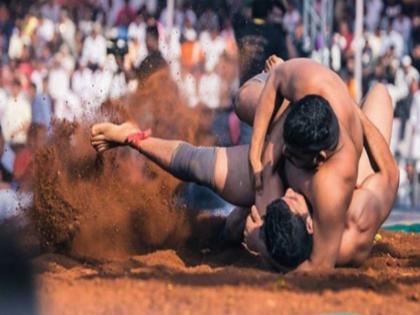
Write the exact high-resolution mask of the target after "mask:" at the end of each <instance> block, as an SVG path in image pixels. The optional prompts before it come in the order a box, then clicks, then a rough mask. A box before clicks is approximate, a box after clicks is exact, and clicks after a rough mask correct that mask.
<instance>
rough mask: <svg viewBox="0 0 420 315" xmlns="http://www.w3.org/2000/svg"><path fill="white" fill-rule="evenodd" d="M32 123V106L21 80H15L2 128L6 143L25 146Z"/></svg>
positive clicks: (2, 120)
mask: <svg viewBox="0 0 420 315" xmlns="http://www.w3.org/2000/svg"><path fill="white" fill-rule="evenodd" d="M30 123H31V106H30V104H29V102H28V100H27V99H26V97H25V95H24V94H23V91H22V85H21V83H20V81H19V80H17V79H14V80H13V82H12V86H11V91H10V96H9V99H8V101H7V104H6V109H5V111H4V114H3V117H2V119H1V126H2V130H3V136H4V139H5V141H6V142H9V143H11V144H12V145H14V144H17V145H20V144H25V143H26V140H27V132H28V128H29V125H30Z"/></svg>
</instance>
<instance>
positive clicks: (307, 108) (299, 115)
mask: <svg viewBox="0 0 420 315" xmlns="http://www.w3.org/2000/svg"><path fill="white" fill-rule="evenodd" d="M338 136H339V126H338V120H337V117H336V115H335V113H334V111H333V110H332V108H331V106H330V104H329V103H328V101H327V100H326V99H324V98H323V97H321V96H318V95H307V96H305V97H304V98H302V99H300V100H299V101H297V102H296V103H294V104H292V105H291V106H290V112H289V114H288V115H287V117H286V120H285V122H284V141H285V143H286V144H287V145H290V146H292V147H294V148H297V149H299V150H301V151H302V152H307V153H313V152H319V151H320V150H334V149H335V148H336V146H337V144H338Z"/></svg>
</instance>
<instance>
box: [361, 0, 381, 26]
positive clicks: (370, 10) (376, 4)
mask: <svg viewBox="0 0 420 315" xmlns="http://www.w3.org/2000/svg"><path fill="white" fill-rule="evenodd" d="M383 8H384V3H383V1H382V0H368V1H367V4H366V15H365V25H366V26H367V30H368V31H370V32H373V31H374V30H376V29H377V27H378V26H379V23H380V21H381V16H382V15H381V14H382V10H383Z"/></svg>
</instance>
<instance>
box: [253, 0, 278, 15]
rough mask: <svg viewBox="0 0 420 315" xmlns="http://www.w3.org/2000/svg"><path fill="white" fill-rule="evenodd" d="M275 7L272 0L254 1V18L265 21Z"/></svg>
mask: <svg viewBox="0 0 420 315" xmlns="http://www.w3.org/2000/svg"><path fill="white" fill-rule="evenodd" d="M272 7H273V3H272V1H271V0H254V1H253V2H252V17H253V18H255V19H265V18H266V17H267V15H268V13H269V12H270V10H271V9H272Z"/></svg>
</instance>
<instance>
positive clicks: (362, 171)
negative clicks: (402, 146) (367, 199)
mask: <svg viewBox="0 0 420 315" xmlns="http://www.w3.org/2000/svg"><path fill="white" fill-rule="evenodd" d="M361 109H362V111H363V112H364V113H365V115H366V116H367V117H368V118H369V119H370V121H371V122H372V123H373V124H374V125H375V126H376V127H377V128H378V129H379V131H380V132H381V134H382V135H383V136H384V138H385V141H386V142H387V143H388V144H389V142H390V139H391V131H392V120H393V115H394V110H393V107H392V101H391V98H390V95H389V93H388V90H387V88H386V87H385V85H383V84H376V85H375V86H374V87H373V88H371V89H370V91H369V92H368V94H367V95H366V97H365V99H364V100H363V101H362V105H361ZM372 173H373V169H372V166H371V164H370V161H369V158H368V156H367V153H366V150H363V153H362V155H361V157H360V161H359V171H358V175H357V183H358V184H360V183H361V182H362V181H363V180H364V179H365V178H366V177H367V176H369V175H371V174H372Z"/></svg>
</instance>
